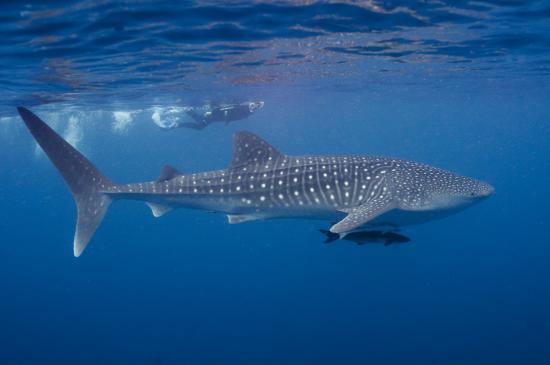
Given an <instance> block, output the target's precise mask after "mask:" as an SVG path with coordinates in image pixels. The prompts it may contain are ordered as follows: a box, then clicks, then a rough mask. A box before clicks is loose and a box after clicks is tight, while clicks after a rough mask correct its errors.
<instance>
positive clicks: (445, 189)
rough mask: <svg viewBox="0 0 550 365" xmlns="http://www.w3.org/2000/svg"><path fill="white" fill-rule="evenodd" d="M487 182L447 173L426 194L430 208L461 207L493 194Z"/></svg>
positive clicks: (492, 189) (493, 191) (493, 190)
mask: <svg viewBox="0 0 550 365" xmlns="http://www.w3.org/2000/svg"><path fill="white" fill-rule="evenodd" d="M494 193H495V189H494V188H493V187H492V186H491V185H490V184H488V183H486V182H483V181H479V180H476V179H472V178H469V177H465V176H459V175H454V174H448V176H447V178H446V179H442V181H441V182H440V184H436V186H434V187H433V190H432V191H430V193H429V194H428V196H427V198H428V199H427V200H428V201H429V205H430V206H431V208H432V209H434V208H435V209H462V208H467V207H468V206H470V205H472V204H475V203H478V202H480V201H482V200H484V199H485V198H488V197H489V196H491V195H493V194H494Z"/></svg>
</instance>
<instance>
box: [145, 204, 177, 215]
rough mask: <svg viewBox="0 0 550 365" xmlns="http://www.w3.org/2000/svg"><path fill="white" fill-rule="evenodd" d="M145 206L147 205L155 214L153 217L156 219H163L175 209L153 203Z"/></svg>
mask: <svg viewBox="0 0 550 365" xmlns="http://www.w3.org/2000/svg"><path fill="white" fill-rule="evenodd" d="M145 204H147V205H148V206H149V208H151V212H152V213H153V216H155V218H158V217H161V216H163V215H165V214H166V213H168V212H169V211H171V210H173V209H174V208H172V207H170V206H168V205H162V204H156V203H151V202H146V203H145Z"/></svg>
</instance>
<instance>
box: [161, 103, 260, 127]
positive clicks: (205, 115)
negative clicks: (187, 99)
mask: <svg viewBox="0 0 550 365" xmlns="http://www.w3.org/2000/svg"><path fill="white" fill-rule="evenodd" d="M263 106H264V102H263V101H247V102H243V103H240V104H220V105H217V106H213V107H211V108H209V109H208V110H207V111H205V112H202V111H201V112H200V113H199V112H197V111H196V110H197V109H200V108H191V109H186V110H185V113H186V114H187V115H188V116H189V117H191V118H192V119H193V122H185V123H183V122H181V121H179V118H176V120H171V121H169V122H168V123H166V122H161V121H160V120H159V121H156V120H155V118H153V120H154V121H155V123H156V124H157V125H158V126H159V127H161V128H163V129H175V128H182V127H185V128H192V129H197V130H201V129H204V128H205V127H206V126H208V125H209V124H211V123H214V122H224V123H225V124H228V123H229V122H234V121H237V120H241V119H245V118H247V117H249V116H251V115H252V114H254V113H255V112H256V111H257V110H259V109H261V108H262V107H263Z"/></svg>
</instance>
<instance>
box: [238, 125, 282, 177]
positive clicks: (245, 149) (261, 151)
mask: <svg viewBox="0 0 550 365" xmlns="http://www.w3.org/2000/svg"><path fill="white" fill-rule="evenodd" d="M284 157H285V155H283V154H282V153H281V152H279V151H277V149H275V147H273V146H271V145H270V144H269V143H267V142H266V141H264V140H263V139H261V138H260V137H258V136H257V135H255V134H253V133H250V132H238V133H236V134H235V138H234V143H233V161H231V165H230V166H229V168H230V169H235V168H239V167H244V166H248V165H255V164H259V163H266V162H269V161H275V160H276V159H278V158H284Z"/></svg>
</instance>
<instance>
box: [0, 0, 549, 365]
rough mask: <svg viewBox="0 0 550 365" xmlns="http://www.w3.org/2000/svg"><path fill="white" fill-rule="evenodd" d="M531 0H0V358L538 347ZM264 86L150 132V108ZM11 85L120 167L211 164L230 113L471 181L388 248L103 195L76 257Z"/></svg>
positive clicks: (544, 286)
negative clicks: (460, 206)
mask: <svg viewBox="0 0 550 365" xmlns="http://www.w3.org/2000/svg"><path fill="white" fill-rule="evenodd" d="M548 9H550V5H549V4H548V3H547V2H538V1H537V2H505V3H502V4H501V3H500V2H496V1H483V2H475V3H474V2H447V3H435V2H434V3H431V2H426V3H421V4H415V5H414V6H411V5H410V3H409V2H391V3H382V2H373V3H372V4H371V5H365V6H359V4H357V3H353V2H350V3H347V4H343V3H340V4H327V3H314V4H310V5H297V4H295V3H291V2H281V3H278V4H277V5H273V4H271V3H261V2H255V3H241V4H237V5H235V4H225V5H220V4H216V3H213V2H201V3H182V5H179V6H178V7H177V8H173V6H171V5H170V4H168V3H158V4H157V3H156V4H153V3H148V2H144V3H140V4H137V5H136V4H134V3H112V2H94V3H68V2H61V1H59V2H50V3H48V4H47V5H46V4H42V3H40V4H34V5H20V4H18V3H15V2H14V3H13V4H10V3H6V2H3V5H2V10H3V11H2V16H1V20H2V25H1V26H0V31H1V32H2V43H1V45H0V56H1V59H2V61H1V62H2V70H1V71H0V82H1V84H2V90H0V95H1V96H2V100H1V102H0V109H1V113H2V114H1V115H0V143H1V144H0V156H1V165H0V186H2V188H1V190H0V208H1V211H2V212H3V215H2V219H1V220H0V234H1V237H2V238H1V244H0V363H1V364H46V363H55V364H74V363H78V364H157V365H158V364H228V363H237V364H325V363H326V364H334V363H345V364H364V363H370V364H394V363H395V364H402V363H412V364H442V363H444V364H466V363H468V364H471V363H474V364H475V363H483V364H497V363H498V364H507V363H509V364H518V363H521V364H547V363H549V361H550V313H549V310H548V308H549V307H550V266H549V265H548V263H549V258H550V246H549V244H550V242H549V240H548V226H549V223H550V222H549V220H550V218H549V215H548V208H547V207H548V206H549V204H550V199H549V198H548V194H549V192H550V189H549V185H550V168H549V167H550V163H549V162H548V156H549V154H550V145H549V143H548V140H549V137H550V124H549V122H550V117H549V115H550V100H549V97H548V95H550V94H549V87H548V85H549V83H548V79H549V78H548V65H549V64H550V54H549V52H548V50H549V45H550V38H549V34H550V33H549V32H548V26H547V24H548V17H549V11H548ZM248 99H255V100H264V101H265V103H266V104H265V107H264V109H262V110H261V111H259V112H258V113H257V114H256V115H254V116H252V117H250V118H249V119H247V120H244V121H240V122H236V123H234V124H230V125H229V126H227V127H225V126H223V125H222V124H217V125H212V126H210V127H209V128H207V129H205V130H203V131H201V132H196V131H192V130H175V131H170V132H166V131H162V130H160V129H159V128H158V127H157V126H156V125H155V124H154V123H153V122H152V116H153V114H154V113H155V112H157V113H160V114H161V115H166V114H163V113H167V111H168V110H170V108H173V107H181V106H185V105H197V104H200V103H203V102H205V101H206V100H227V101H234V100H248ZM18 104H24V105H26V106H29V107H31V108H32V109H33V110H35V111H36V112H37V113H38V114H39V115H40V116H42V117H43V118H44V119H45V120H46V121H48V122H49V123H50V124H51V125H52V126H54V127H55V128H56V129H57V130H58V131H59V132H60V133H62V134H63V135H64V136H65V137H66V138H68V139H69V140H70V141H71V142H72V143H74V144H75V145H76V146H77V147H78V148H79V149H80V150H81V151H83V153H84V154H86V155H87V156H88V157H89V158H90V159H91V160H92V161H94V163H95V164H96V165H97V166H98V167H99V168H100V169H101V170H102V171H103V172H104V173H105V174H106V175H108V176H110V177H111V178H112V179H114V180H115V181H119V182H134V181H143V180H149V179H153V178H155V177H156V176H157V174H158V172H159V170H160V168H161V167H162V165H164V164H165V163H170V164H172V165H174V166H176V167H177V168H179V169H180V170H182V171H202V170H209V169H218V168H224V167H225V166H227V164H228V163H229V161H230V159H231V149H232V147H231V143H232V137H231V136H232V134H233V133H234V132H235V131H237V130H250V131H253V132H255V133H258V134H259V135H261V136H263V137H264V138H266V139H267V140H268V141H269V142H271V143H272V144H273V145H274V146H276V147H277V148H279V149H280V150H281V151H283V152H285V153H289V154H350V153H352V154H378V155H390V156H396V157H401V158H406V159H412V160H418V161H422V162H426V163H429V164H432V165H436V166H439V167H442V168H446V169H449V170H452V171H455V172H458V173H461V174H464V175H468V176H472V177H476V178H479V179H482V180H486V181H488V182H490V183H491V184H493V185H494V186H495V187H496V190H497V194H496V195H495V196H493V197H491V198H490V199H489V200H487V201H485V202H483V203H482V204H480V205H477V206H475V207H473V208H471V209H469V210H466V211H464V212H462V213H460V214H458V215H455V216H452V217H449V218H447V219H445V220H441V221H435V222H431V223H428V224H425V225H422V226H416V227H411V228H408V229H407V230H406V233H407V235H409V236H410V237H411V238H412V242H411V243H409V244H406V245H401V246H390V247H383V246H381V245H365V246H355V245H353V244H351V243H349V242H336V243H335V244H333V245H328V246H327V245H323V244H322V240H323V237H322V236H321V235H320V234H319V233H318V232H317V231H316V230H317V229H318V228H324V227H326V226H327V225H326V224H325V223H323V222H321V221H307V220H273V221H257V222H248V223H243V224H241V225H229V224H228V223H227V222H226V219H225V217H224V216H222V215H218V214H211V213H205V212H199V211H191V210H178V211H175V212H172V213H170V214H167V215H166V216H164V217H162V218H159V219H155V218H153V217H152V216H151V213H150V210H149V209H148V208H147V207H146V206H145V205H144V204H141V203H138V202H129V201H122V202H117V203H116V204H114V205H113V206H112V208H111V209H110V211H109V213H108V215H107V218H106V219H105V221H104V223H103V225H102V226H101V228H100V229H99V231H98V232H97V234H96V236H95V237H94V239H93V241H92V242H91V244H90V246H89V247H88V249H87V250H86V251H85V252H84V254H83V256H82V257H80V258H78V259H76V258H74V257H73V256H72V247H71V245H72V236H73V230H74V221H75V219H76V215H75V214H76V212H75V208H74V203H73V201H72V198H71V196H70V193H69V192H68V190H67V188H66V187H65V185H64V183H63V181H62V179H61V178H60V176H59V175H58V173H57V172H56V171H55V169H54V168H53V166H52V165H51V163H50V162H49V161H48V160H47V159H46V158H45V156H44V155H43V154H42V153H41V152H40V151H39V150H38V149H37V147H36V145H35V144H34V142H33V141H32V138H31V136H30V135H29V133H28V132H27V131H26V130H25V129H24V127H23V126H22V124H21V122H20V120H19V119H18V117H16V115H15V110H14V107H15V105H18Z"/></svg>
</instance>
